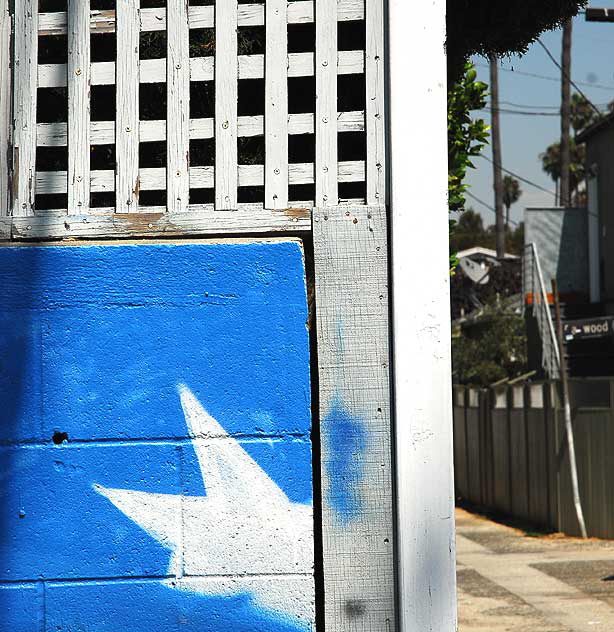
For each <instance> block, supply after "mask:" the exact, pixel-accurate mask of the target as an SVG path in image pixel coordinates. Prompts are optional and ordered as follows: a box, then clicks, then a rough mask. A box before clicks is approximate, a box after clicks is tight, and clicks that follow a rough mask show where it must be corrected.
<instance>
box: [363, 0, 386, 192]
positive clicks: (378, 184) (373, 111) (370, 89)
mask: <svg viewBox="0 0 614 632" xmlns="http://www.w3.org/2000/svg"><path fill="white" fill-rule="evenodd" d="M365 13H366V25H365V28H366V50H365V82H366V89H367V95H366V112H365V119H366V121H365V127H366V131H367V203H368V204H386V144H385V142H386V141H385V130H386V127H385V123H386V121H385V107H384V59H385V55H384V3H383V2H382V0H366V7H365Z"/></svg>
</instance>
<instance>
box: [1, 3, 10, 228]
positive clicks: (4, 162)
mask: <svg viewBox="0 0 614 632" xmlns="http://www.w3.org/2000/svg"><path fill="white" fill-rule="evenodd" d="M0 86H2V89H0V217H4V216H6V215H9V214H10V206H9V205H10V197H11V196H10V190H9V184H10V169H11V165H10V164H9V156H10V150H11V95H12V86H11V14H10V12H9V3H8V0H0Z"/></svg>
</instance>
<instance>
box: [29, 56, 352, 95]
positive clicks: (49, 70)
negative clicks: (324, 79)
mask: <svg viewBox="0 0 614 632" xmlns="http://www.w3.org/2000/svg"><path fill="white" fill-rule="evenodd" d="M337 64H338V66H337V74H339V75H354V74H361V73H362V72H364V52H363V51H360V50H343V51H339V53H338V55H337ZM313 74H314V55H313V53H290V54H289V55H288V77H311V76H313ZM115 76H116V73H115V63H114V62H112V61H102V62H96V63H94V64H92V85H93V86H103V85H112V84H114V83H115ZM235 76H236V75H235ZM263 77H264V55H240V56H239V79H262V78H263ZM190 78H191V81H213V79H214V60H213V57H193V58H191V59H190ZM165 79H166V59H144V60H142V61H141V65H140V82H141V83H162V82H164V81H165ZM38 86H39V88H61V87H64V86H66V64H41V65H40V66H39V67H38Z"/></svg>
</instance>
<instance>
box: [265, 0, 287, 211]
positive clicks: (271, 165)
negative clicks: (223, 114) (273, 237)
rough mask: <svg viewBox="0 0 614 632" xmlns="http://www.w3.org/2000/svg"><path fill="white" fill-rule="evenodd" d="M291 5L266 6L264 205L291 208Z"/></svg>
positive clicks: (278, 1) (279, 1)
mask: <svg viewBox="0 0 614 632" xmlns="http://www.w3.org/2000/svg"><path fill="white" fill-rule="evenodd" d="M287 13H288V3H287V0H268V1H267V3H266V44H265V45H266V52H265V57H264V58H265V70H264V75H265V97H264V98H265V115H264V127H265V130H264V131H265V136H264V143H265V148H264V155H265V165H264V205H265V206H266V207H268V208H285V207H286V206H287V205H288V28H287V24H288V15H287Z"/></svg>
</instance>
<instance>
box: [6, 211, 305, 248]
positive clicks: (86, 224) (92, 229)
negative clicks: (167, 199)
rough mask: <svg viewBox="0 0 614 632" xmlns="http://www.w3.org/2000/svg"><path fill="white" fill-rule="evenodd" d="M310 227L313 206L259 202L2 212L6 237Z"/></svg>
mask: <svg viewBox="0 0 614 632" xmlns="http://www.w3.org/2000/svg"><path fill="white" fill-rule="evenodd" d="M310 229H311V211H310V209H308V208H291V209H284V210H279V211H272V210H267V209H264V208H263V207H262V205H258V204H241V205H239V209H238V210H236V211H229V212H227V213H216V212H215V211H214V209H213V205H190V206H189V208H188V211H187V212H185V213H175V214H169V213H167V212H166V208H165V207H150V208H148V212H146V213H143V212H139V213H115V209H112V208H107V209H98V212H96V213H88V214H87V215H66V213H65V212H63V211H59V212H55V213H51V212H47V213H43V214H41V215H40V216H36V217H20V218H10V217H6V218H0V239H13V240H36V239H39V240H40V239H65V238H71V239H74V238H89V239H97V238H106V237H116V238H123V237H162V236H169V235H176V236H189V235H220V234H229V235H231V234H240V233H250V234H251V233H271V232H275V233H277V232H293V233H294V232H304V231H309V230H310Z"/></svg>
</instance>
